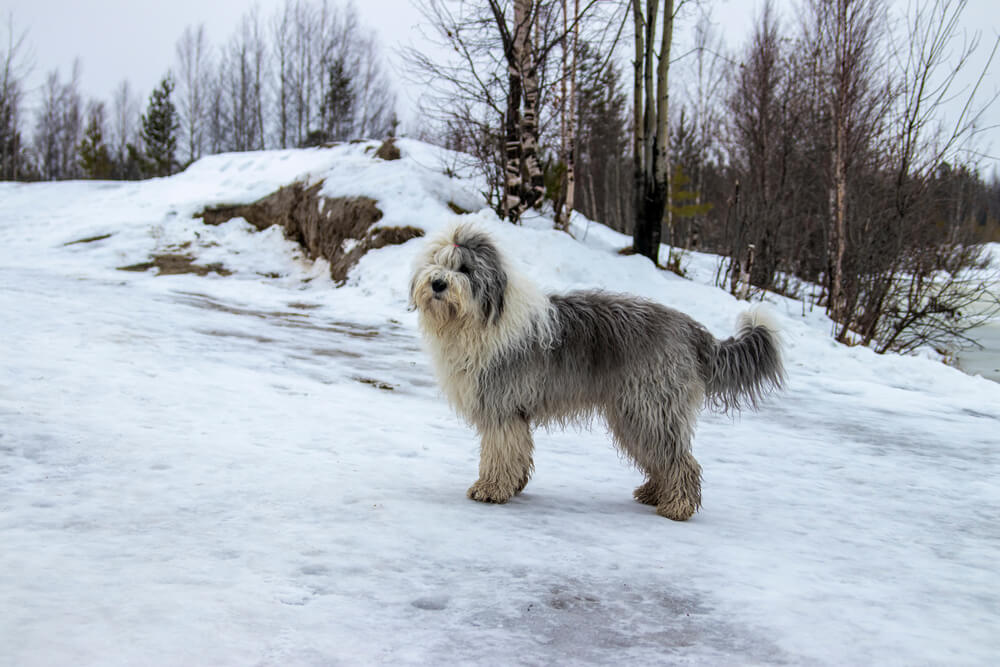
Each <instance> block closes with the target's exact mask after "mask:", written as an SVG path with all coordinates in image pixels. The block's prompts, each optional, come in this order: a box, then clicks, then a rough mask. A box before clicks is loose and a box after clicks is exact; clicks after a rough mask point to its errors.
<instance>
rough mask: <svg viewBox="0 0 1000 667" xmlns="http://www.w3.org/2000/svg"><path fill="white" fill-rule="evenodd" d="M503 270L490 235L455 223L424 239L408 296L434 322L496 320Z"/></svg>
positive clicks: (461, 323)
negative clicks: (428, 239)
mask: <svg viewBox="0 0 1000 667" xmlns="http://www.w3.org/2000/svg"><path fill="white" fill-rule="evenodd" d="M506 290H507V272H506V270H505V269H504V266H503V261H502V260H501V257H500V253H499V251H498V250H497V248H496V245H495V244H494V243H493V240H492V239H491V238H490V237H489V235H488V234H487V233H486V232H484V231H483V230H481V229H478V228H477V227H475V226H472V225H467V224H465V225H458V226H457V227H455V228H453V229H451V230H449V231H448V232H446V233H444V234H442V235H440V236H438V237H437V238H433V239H431V240H430V241H428V243H427V246H426V248H425V249H424V252H423V253H422V254H421V255H420V257H419V258H418V259H417V262H416V264H415V266H414V271H413V278H412V280H411V281H410V301H411V303H412V304H413V305H414V306H416V308H417V309H418V310H419V311H420V314H421V315H422V316H423V317H425V318H428V319H430V320H432V321H434V322H435V323H436V324H437V325H438V326H439V327H445V326H447V325H449V324H457V325H459V326H466V325H468V324H471V323H479V324H480V325H483V326H485V325H489V324H492V323H494V322H496V321H497V320H499V319H500V317H501V315H502V314H503V309H504V293H505V292H506Z"/></svg>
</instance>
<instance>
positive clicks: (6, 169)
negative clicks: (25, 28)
mask: <svg viewBox="0 0 1000 667" xmlns="http://www.w3.org/2000/svg"><path fill="white" fill-rule="evenodd" d="M26 38H27V34H26V33H21V34H20V35H16V36H15V32H14V23H13V19H10V18H9V19H8V21H7V40H6V41H7V43H6V45H5V46H4V47H3V50H0V180H14V179H18V178H23V177H24V176H25V175H26V171H27V168H28V164H27V160H26V158H25V156H24V145H23V140H22V137H21V117H22V113H23V106H22V105H23V98H22V94H23V85H24V84H23V82H24V79H25V78H26V77H27V75H28V73H29V72H30V70H31V66H30V62H29V60H30V58H29V55H28V54H27V52H26V43H25V40H26Z"/></svg>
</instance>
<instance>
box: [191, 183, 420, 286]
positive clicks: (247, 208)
mask: <svg viewBox="0 0 1000 667" xmlns="http://www.w3.org/2000/svg"><path fill="white" fill-rule="evenodd" d="M322 185H323V184H322V183H317V184H315V185H312V186H308V187H307V186H306V185H305V184H303V183H293V184H291V185H288V186H285V187H283V188H281V189H279V190H278V191H277V192H274V193H272V194H270V195H268V196H267V197H264V198H263V199H260V200H258V201H256V202H254V203H252V204H245V205H238V206H220V207H216V208H207V209H205V210H204V211H202V212H201V213H200V214H199V215H197V216H196V217H200V218H202V220H204V222H205V224H208V225H219V224H222V223H224V222H226V221H228V220H231V219H232V218H236V217H241V218H244V219H245V220H246V221H247V222H249V223H250V224H251V225H253V226H254V227H256V228H257V229H260V230H263V229H266V228H268V227H270V226H271V225H281V226H282V227H284V230H285V236H286V237H287V238H289V239H293V240H295V241H297V242H298V243H299V244H300V245H302V247H303V248H305V249H306V251H307V252H308V253H309V255H310V256H311V257H323V258H326V259H327V260H328V261H329V262H330V276H331V277H332V278H333V279H334V280H335V281H337V282H343V281H344V280H346V279H347V273H348V271H350V269H351V268H352V267H353V266H354V265H355V264H357V262H358V260H360V259H361V257H362V256H363V255H364V254H365V253H366V252H368V251H369V250H376V249H378V248H382V247H384V246H387V245H393V244H400V243H405V242H406V241H409V240H410V239H412V238H416V237H418V236H423V234H424V233H423V231H422V230H420V229H417V228H415V227H409V226H407V227H375V226H374V225H375V223H377V222H378V221H379V220H381V219H382V211H380V210H379V208H378V206H376V201H375V200H374V199H371V198H369V197H324V196H322V195H320V194H319V193H320V190H321V188H322ZM345 242H346V243H345Z"/></svg>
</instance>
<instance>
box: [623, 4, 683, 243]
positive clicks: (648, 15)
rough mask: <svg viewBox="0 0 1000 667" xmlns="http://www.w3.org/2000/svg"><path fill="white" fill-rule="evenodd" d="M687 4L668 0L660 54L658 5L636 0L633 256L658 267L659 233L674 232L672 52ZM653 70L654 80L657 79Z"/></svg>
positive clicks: (634, 5)
mask: <svg viewBox="0 0 1000 667" xmlns="http://www.w3.org/2000/svg"><path fill="white" fill-rule="evenodd" d="M685 4H686V0H679V2H676V3H675V2H674V0H664V2H663V8H662V16H663V25H662V27H661V28H660V48H659V49H657V48H656V44H655V42H656V36H657V13H658V12H659V11H660V0H646V9H645V11H644V10H643V8H642V5H641V3H640V0H632V17H633V27H634V31H635V62H634V67H635V77H634V80H633V97H634V112H633V113H634V123H633V132H634V135H635V145H634V148H633V160H634V169H633V173H634V179H635V196H636V205H635V210H636V214H635V218H636V220H635V228H634V230H633V233H632V245H633V247H634V248H635V252H636V253H638V254H640V255H644V256H646V257H648V258H650V259H651V260H653V262H654V263H655V262H657V261H658V259H659V252H660V236H661V229H662V226H663V224H664V223H665V224H666V225H667V227H668V228H669V227H671V225H672V221H671V214H670V206H669V202H670V175H671V170H670V150H669V138H670V113H669V109H670V88H669V72H670V49H671V45H672V43H673V31H674V19H675V18H676V16H677V12H679V11H680V10H681V9H682V8H683V6H684V5H685ZM654 64H655V79H654Z"/></svg>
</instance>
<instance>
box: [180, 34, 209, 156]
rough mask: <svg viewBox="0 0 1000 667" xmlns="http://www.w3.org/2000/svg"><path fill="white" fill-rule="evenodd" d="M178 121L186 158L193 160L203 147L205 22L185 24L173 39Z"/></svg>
mask: <svg viewBox="0 0 1000 667" xmlns="http://www.w3.org/2000/svg"><path fill="white" fill-rule="evenodd" d="M175 50H176V54H177V72H178V88H177V93H178V103H177V106H178V109H177V111H178V121H179V123H180V127H181V131H182V134H183V137H182V138H183V141H184V143H185V144H186V146H187V161H188V162H189V163H190V162H194V161H195V160H197V159H198V158H199V157H201V155H202V152H203V150H204V145H203V144H204V141H205V138H204V132H205V127H204V124H205V116H206V114H207V111H208V98H209V86H210V80H211V62H210V58H209V53H208V51H209V49H208V42H207V40H206V38H205V26H204V25H199V26H198V28H197V29H192V28H191V26H188V27H186V28H185V29H184V33H183V34H182V35H181V38H180V39H179V40H178V41H177V46H176V49H175Z"/></svg>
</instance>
